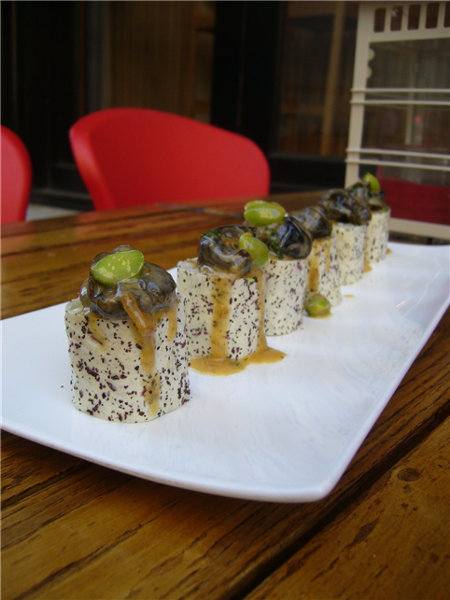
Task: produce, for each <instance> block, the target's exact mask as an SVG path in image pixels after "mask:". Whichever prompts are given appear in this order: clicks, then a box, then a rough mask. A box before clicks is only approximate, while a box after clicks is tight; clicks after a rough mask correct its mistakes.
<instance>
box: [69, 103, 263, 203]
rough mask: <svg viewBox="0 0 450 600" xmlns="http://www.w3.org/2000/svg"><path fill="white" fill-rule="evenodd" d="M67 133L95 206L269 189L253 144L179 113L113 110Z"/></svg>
mask: <svg viewBox="0 0 450 600" xmlns="http://www.w3.org/2000/svg"><path fill="white" fill-rule="evenodd" d="M69 138H70V143H71V146H72V151H73V154H74V157H75V162H76V164H77V166H78V169H79V171H80V174H81V177H82V178H83V180H84V183H85V184H86V187H87V189H88V191H89V193H90V195H91V197H92V201H93V203H94V206H95V208H96V209H99V210H103V209H109V208H120V207H125V206H134V205H141V204H155V203H160V202H163V203H174V204H178V203H189V202H191V203H194V202H196V201H202V200H203V201H206V200H214V199H224V198H237V197H246V196H261V195H266V194H268V193H269V184H270V172H269V166H268V163H267V160H266V158H265V156H264V154H263V153H262V152H261V150H260V149H259V148H258V147H257V146H256V144H254V143H253V142H252V141H251V140H249V139H247V138H245V137H242V136H240V135H236V134H234V133H230V132H228V131H225V130H222V129H219V128H217V127H213V126H212V125H206V124H204V123H200V122H198V121H194V120H193V119H188V118H186V117H181V116H178V115H174V114H169V113H165V112H160V111H156V110H148V109H143V108H112V109H107V110H102V111H99V112H95V113H92V114H90V115H87V116H86V117H83V118H81V119H80V120H79V121H77V122H76V123H75V125H73V127H72V128H71V129H70V133H69Z"/></svg>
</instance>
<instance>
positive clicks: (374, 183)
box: [363, 173, 381, 194]
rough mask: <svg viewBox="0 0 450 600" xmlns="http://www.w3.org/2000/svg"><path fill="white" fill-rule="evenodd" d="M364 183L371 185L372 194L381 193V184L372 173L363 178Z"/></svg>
mask: <svg viewBox="0 0 450 600" xmlns="http://www.w3.org/2000/svg"><path fill="white" fill-rule="evenodd" d="M363 181H365V182H366V183H368V184H369V187H370V191H371V192H372V193H374V194H376V193H377V192H380V191H381V186H380V182H379V181H378V179H377V178H376V177H375V175H372V173H366V174H365V175H364V177H363Z"/></svg>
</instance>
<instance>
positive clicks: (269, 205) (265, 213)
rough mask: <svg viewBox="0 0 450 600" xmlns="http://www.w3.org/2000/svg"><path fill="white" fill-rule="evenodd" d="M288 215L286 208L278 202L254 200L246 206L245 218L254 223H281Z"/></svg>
mask: <svg viewBox="0 0 450 600" xmlns="http://www.w3.org/2000/svg"><path fill="white" fill-rule="evenodd" d="M285 216H286V210H285V209H284V208H283V207H282V206H281V204H278V202H266V201H265V200H252V201H251V202H248V203H247V204H246V205H245V206H244V218H245V220H246V221H248V222H249V223H251V224H252V225H258V226H260V225H271V224H272V223H279V222H280V221H282V220H283V219H284V217H285Z"/></svg>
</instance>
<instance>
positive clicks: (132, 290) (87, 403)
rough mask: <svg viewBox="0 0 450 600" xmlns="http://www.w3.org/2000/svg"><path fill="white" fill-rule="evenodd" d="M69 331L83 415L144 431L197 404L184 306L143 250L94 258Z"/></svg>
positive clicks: (71, 310) (75, 393) (70, 310)
mask: <svg viewBox="0 0 450 600" xmlns="http://www.w3.org/2000/svg"><path fill="white" fill-rule="evenodd" d="M65 327H66V334H67V338H68V342H69V358H70V365H71V371H72V378H71V388H72V401H73V404H74V405H75V407H76V408H77V409H78V410H79V411H81V412H84V413H86V414H89V415H92V416H94V417H99V418H101V419H106V420H108V421H119V422H123V423H140V422H145V421H150V420H152V419H155V418H156V417H160V416H162V415H164V414H165V413H168V412H170V411H172V410H175V409H177V408H179V407H181V406H182V405H183V404H184V403H185V402H187V401H188V400H189V399H190V389H189V370H188V359H187V352H186V350H187V348H186V331H185V329H186V317H185V299H184V298H183V297H182V296H181V295H179V294H177V293H176V285H175V281H174V280H173V278H172V277H171V275H170V274H169V273H167V272H166V271H164V270H163V269H162V268H161V267H159V266H157V265H154V264H152V263H148V262H145V259H144V257H143V255H142V253H141V252H139V251H138V250H135V249H134V248H132V247H131V246H125V245H123V246H119V247H118V248H115V249H114V250H113V251H112V252H111V253H110V254H107V253H101V254H99V255H97V256H96V257H95V258H94V260H93V261H92V264H91V270H90V275H89V278H88V279H87V280H86V281H85V282H84V283H83V285H82V287H81V292H80V295H79V297H78V298H76V299H74V300H72V301H70V302H69V303H68V304H67V306H66V310H65Z"/></svg>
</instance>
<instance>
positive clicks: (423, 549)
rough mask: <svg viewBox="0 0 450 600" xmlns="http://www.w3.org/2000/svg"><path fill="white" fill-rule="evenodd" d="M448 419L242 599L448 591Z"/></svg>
mask: <svg viewBox="0 0 450 600" xmlns="http://www.w3.org/2000/svg"><path fill="white" fill-rule="evenodd" d="M449 433H450V419H447V420H446V421H445V422H444V423H442V424H441V425H440V426H439V427H438V428H437V429H436V430H435V431H434V432H433V433H432V434H431V435H430V436H429V437H428V438H427V439H426V440H424V441H423V442H422V443H421V444H420V445H419V446H417V447H416V448H414V450H413V451H412V452H410V453H409V454H408V455H407V456H406V457H405V458H404V459H403V460H401V461H399V463H398V464H397V465H395V467H394V468H393V469H392V470H390V471H389V472H388V473H386V474H385V475H384V476H383V477H381V478H380V479H379V480H378V481H376V482H375V484H374V485H373V486H372V487H371V488H370V489H368V490H367V491H366V492H365V494H364V495H363V497H361V498H358V500H357V502H356V503H355V504H351V505H350V506H348V508H347V509H346V510H345V511H344V512H343V513H342V514H340V515H339V517H338V518H337V519H336V520H335V521H334V522H333V523H331V524H330V525H329V526H328V527H326V528H325V529H324V530H323V531H322V532H321V533H320V534H319V535H317V536H315V537H314V538H313V539H312V540H311V541H309V542H308V543H307V544H305V546H304V547H303V548H302V549H301V551H300V552H298V553H297V554H296V555H295V556H294V557H292V558H291V559H290V560H289V561H288V562H286V564H284V565H283V566H282V567H281V568H280V569H279V570H278V571H277V572H276V573H275V574H274V575H273V576H271V577H269V578H268V579H267V580H266V581H265V582H264V583H263V584H261V585H260V586H259V587H258V588H257V589H256V590H255V591H254V592H253V593H251V594H249V596H247V600H266V599H267V598H270V599H271V600H285V598H298V599H300V598H305V599H308V600H309V599H311V598H314V599H317V600H322V599H323V600H329V599H330V598H341V599H342V600H346V599H348V600H351V599H354V598H364V600H379V599H380V598H384V599H386V600H405V599H406V598H407V599H408V600H424V598H426V599H427V600H444V599H446V598H449V597H450V517H449V515H450V513H449V497H448V493H449V489H450V473H449V467H450V457H449V452H448V449H449V444H448V440H449Z"/></svg>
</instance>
